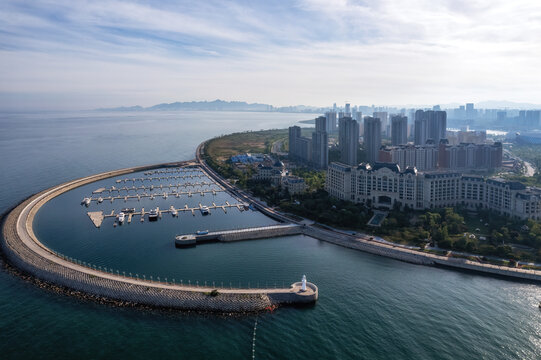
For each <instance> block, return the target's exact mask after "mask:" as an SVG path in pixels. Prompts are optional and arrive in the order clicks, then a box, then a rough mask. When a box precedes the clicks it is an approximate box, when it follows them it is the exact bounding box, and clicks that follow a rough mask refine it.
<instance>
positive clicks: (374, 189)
mask: <svg viewBox="0 0 541 360" xmlns="http://www.w3.org/2000/svg"><path fill="white" fill-rule="evenodd" d="M325 189H326V190H327V192H328V193H329V195H331V196H333V197H336V198H338V199H341V200H349V201H353V202H355V203H362V204H366V205H367V206H371V207H376V208H386V209H391V208H393V207H394V206H400V207H401V208H404V207H406V206H407V207H409V208H411V209H416V210H424V209H433V208H441V207H452V206H457V205H464V206H467V207H469V208H471V209H477V208H483V209H491V210H494V211H497V212H498V213H500V214H504V215H507V216H511V217H519V218H522V219H527V218H530V219H534V220H540V219H541V189H538V188H527V187H525V186H524V185H523V184H521V183H519V182H513V181H505V180H502V179H485V178H483V177H477V176H465V175H462V174H461V173H458V172H449V171H445V172H441V171H440V172H424V173H421V172H417V169H416V168H411V167H410V168H406V170H404V171H401V169H400V167H399V166H398V165H397V164H390V163H376V164H374V166H370V165H369V164H360V165H358V166H349V165H345V164H340V163H331V164H330V165H329V167H328V169H327V181H326V183H325Z"/></svg>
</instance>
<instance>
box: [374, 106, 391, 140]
mask: <svg viewBox="0 0 541 360" xmlns="http://www.w3.org/2000/svg"><path fill="white" fill-rule="evenodd" d="M372 117H374V118H377V119H379V120H380V121H381V131H382V132H383V133H384V134H385V135H387V136H389V132H390V129H389V113H387V112H386V111H375V112H374V114H373V115H372Z"/></svg>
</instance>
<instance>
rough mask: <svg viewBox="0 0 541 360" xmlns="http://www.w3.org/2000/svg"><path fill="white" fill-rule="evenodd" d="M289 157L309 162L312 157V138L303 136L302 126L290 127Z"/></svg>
mask: <svg viewBox="0 0 541 360" xmlns="http://www.w3.org/2000/svg"><path fill="white" fill-rule="evenodd" d="M289 158H290V159H291V160H296V161H301V162H305V163H309V162H310V161H311V159H312V140H311V139H309V138H306V137H302V136H301V128H300V127H298V126H291V127H290V128H289Z"/></svg>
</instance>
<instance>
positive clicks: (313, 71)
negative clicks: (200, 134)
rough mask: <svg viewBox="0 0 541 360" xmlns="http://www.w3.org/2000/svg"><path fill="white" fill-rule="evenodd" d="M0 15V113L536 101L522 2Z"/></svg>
mask: <svg viewBox="0 0 541 360" xmlns="http://www.w3.org/2000/svg"><path fill="white" fill-rule="evenodd" d="M0 18H1V19H2V22H1V24H0V29H1V31H2V35H0V59H1V62H0V64H1V65H2V66H0V80H1V84H2V86H1V88H0V109H1V110H23V109H25V110H88V109H95V108H104V107H119V106H133V105H141V106H143V107H148V106H152V105H155V104H159V103H170V102H176V101H201V100H213V99H224V100H235V101H246V102H249V103H256V102H257V103H265V104H272V105H274V106H290V105H300V104H304V105H309V106H318V107H323V106H329V105H330V104H332V103H333V102H336V103H338V104H343V103H344V102H346V101H349V102H350V103H352V104H357V105H372V104H375V105H385V104H389V105H392V104H397V105H399V104H404V105H407V104H413V105H415V104H427V105H428V104H449V103H460V104H462V103H465V102H474V103H478V102H481V101H489V100H498V99H505V100H506V101H513V102H519V103H533V104H535V103H538V102H539V99H540V98H541V88H540V87H539V86H538V84H539V83H540V80H541V72H539V71H538V62H539V59H540V58H541V46H540V45H539V40H538V38H539V34H540V33H541V21H540V20H541V4H537V3H534V2H531V1H526V0H519V1H515V2H512V3H510V2H507V1H500V0H497V1H489V0H480V1H469V2H466V1H449V0H435V1H428V0H415V1H410V2H408V4H405V3H404V2H401V1H398V0H386V1H375V0H374V1H372V0H367V1H345V0H335V1H322V0H321V1H320V0H299V1H293V2H285V3H278V4H277V3H268V2H250V3H246V2H243V1H231V2H222V1H219V2H215V1H205V2H196V3H193V2H179V3H176V2H171V1H161V2H152V3H149V4H145V3H142V2H129V1H114V2H108V1H107V2H106V1H100V0H98V1H91V2H90V1H89V2H87V1H82V2H70V1H65V0H50V1H47V0H46V1H40V2H39V3H35V2H24V1H23V2H21V1H13V0H7V1H4V2H2V4H0ZM514 19H520V21H511V20H514Z"/></svg>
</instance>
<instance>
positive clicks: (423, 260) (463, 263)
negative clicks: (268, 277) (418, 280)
mask: <svg viewBox="0 0 541 360" xmlns="http://www.w3.org/2000/svg"><path fill="white" fill-rule="evenodd" d="M303 234H305V235H307V236H311V237H313V238H316V239H319V240H322V241H327V242H330V243H333V244H336V245H340V246H344V247H348V248H351V249H357V250H361V251H364V252H368V253H371V254H375V255H380V256H385V257H389V258H393V259H396V260H400V261H405V262H409V263H413V264H419V265H438V266H444V267H446V268H455V269H461V270H468V271H475V272H478V273H484V274H488V275H497V276H501V277H507V278H515V279H523V280H528V281H535V282H541V271H535V270H526V269H519V268H510V267H504V266H497V265H491V264H486V263H478V262H474V261H470V260H467V259H461V258H453V257H447V256H440V255H435V254H430V253H425V252H420V251H417V250H410V249H405V248H403V247H398V246H393V245H388V244H382V243H377V242H374V241H371V240H366V239H363V238H359V237H354V236H350V235H345V234H340V233H337V232H332V231H328V230H323V229H321V228H317V227H314V226H306V227H304V228H303Z"/></svg>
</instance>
